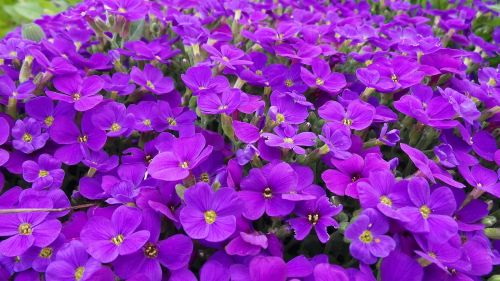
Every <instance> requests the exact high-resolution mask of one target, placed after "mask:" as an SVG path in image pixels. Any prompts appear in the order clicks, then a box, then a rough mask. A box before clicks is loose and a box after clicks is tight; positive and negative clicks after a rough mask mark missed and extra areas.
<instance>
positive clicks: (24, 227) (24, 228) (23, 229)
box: [17, 223, 33, 235]
mask: <svg viewBox="0 0 500 281" xmlns="http://www.w3.org/2000/svg"><path fill="white" fill-rule="evenodd" d="M17 230H18V231H19V234H22V235H31V233H33V229H32V228H31V224H29V223H22V224H20V225H19V228H18V229H17Z"/></svg>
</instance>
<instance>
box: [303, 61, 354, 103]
mask: <svg viewBox="0 0 500 281" xmlns="http://www.w3.org/2000/svg"><path fill="white" fill-rule="evenodd" d="M311 66H312V70H313V73H311V72H310V71H309V70H307V68H304V67H302V70H301V72H300V77H301V78H302V81H304V83H306V84H307V86H309V87H311V88H319V89H321V90H323V91H325V92H328V93H330V94H336V93H338V92H340V90H342V88H344V87H345V86H346V85H347V84H346V80H345V78H344V75H342V74H340V73H336V72H331V70H330V65H329V64H328V63H327V62H325V61H324V60H323V59H313V60H312V64H311Z"/></svg>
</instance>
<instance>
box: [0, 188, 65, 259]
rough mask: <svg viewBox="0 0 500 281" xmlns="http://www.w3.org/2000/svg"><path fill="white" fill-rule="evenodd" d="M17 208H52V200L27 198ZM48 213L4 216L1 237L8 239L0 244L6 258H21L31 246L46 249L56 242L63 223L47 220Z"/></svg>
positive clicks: (0, 249)
mask: <svg viewBox="0 0 500 281" xmlns="http://www.w3.org/2000/svg"><path fill="white" fill-rule="evenodd" d="M22 199H23V200H21V202H20V203H19V205H18V206H17V208H49V209H50V208H52V206H53V205H52V204H53V203H52V200H50V199H49V198H46V197H39V196H26V197H23V198H22ZM48 215H49V213H48V212H32V213H19V214H3V215H1V220H0V236H4V237H8V238H6V239H5V240H3V241H1V242H0V253H1V254H2V255H4V256H8V257H14V256H20V255H22V254H23V253H24V252H26V251H27V250H28V249H29V248H30V247H31V246H36V247H41V248H43V247H46V246H48V245H50V244H51V243H52V242H54V240H56V238H57V236H58V235H59V232H60V231H61V222H60V221H58V220H57V219H53V218H47V216H48Z"/></svg>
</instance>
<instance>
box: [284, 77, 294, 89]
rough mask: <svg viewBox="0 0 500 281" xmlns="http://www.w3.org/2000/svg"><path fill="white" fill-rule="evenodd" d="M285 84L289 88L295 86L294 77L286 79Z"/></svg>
mask: <svg viewBox="0 0 500 281" xmlns="http://www.w3.org/2000/svg"><path fill="white" fill-rule="evenodd" d="M285 85H286V86H287V87H288V88H290V87H292V86H293V81H292V79H286V80H285Z"/></svg>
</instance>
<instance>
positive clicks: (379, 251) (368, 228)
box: [345, 209, 396, 264]
mask: <svg viewBox="0 0 500 281" xmlns="http://www.w3.org/2000/svg"><path fill="white" fill-rule="evenodd" d="M387 230H389V224H388V223H387V221H386V220H385V218H384V217H383V216H382V215H381V214H380V213H378V212H377V211H375V210H374V209H366V210H365V211H364V212H363V213H362V214H361V215H359V216H358V217H357V218H356V220H355V221H354V222H353V223H351V224H350V225H349V227H347V229H346V231H345V237H346V238H348V239H350V240H351V245H350V246H349V250H350V252H351V254H352V256H353V257H355V258H357V259H359V260H360V261H362V262H364V263H367V264H373V263H375V262H376V261H377V258H384V257H387V256H388V255H389V254H390V252H391V251H392V250H394V248H395V247H396V243H395V242H394V240H393V239H392V238H391V237H390V236H388V235H384V234H385V233H386V232H387Z"/></svg>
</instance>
